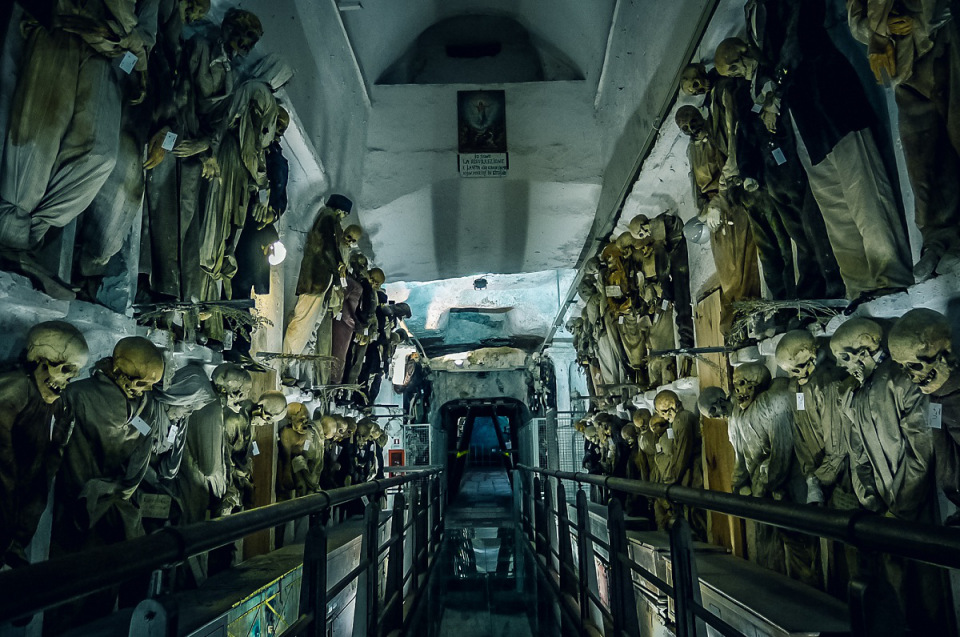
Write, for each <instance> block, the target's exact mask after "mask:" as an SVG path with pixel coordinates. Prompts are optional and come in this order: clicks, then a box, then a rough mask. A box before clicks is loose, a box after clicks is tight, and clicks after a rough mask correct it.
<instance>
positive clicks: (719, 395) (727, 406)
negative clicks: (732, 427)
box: [697, 387, 733, 418]
mask: <svg viewBox="0 0 960 637" xmlns="http://www.w3.org/2000/svg"><path fill="white" fill-rule="evenodd" d="M697 408H698V409H699V410H700V415H701V416H703V417H704V418H727V417H729V416H730V414H731V413H733V405H732V404H731V402H730V398H729V397H728V396H727V393H726V392H725V391H723V390H722V389H720V388H719V387H707V388H705V389H704V390H703V391H701V392H700V397H699V398H698V399H697Z"/></svg>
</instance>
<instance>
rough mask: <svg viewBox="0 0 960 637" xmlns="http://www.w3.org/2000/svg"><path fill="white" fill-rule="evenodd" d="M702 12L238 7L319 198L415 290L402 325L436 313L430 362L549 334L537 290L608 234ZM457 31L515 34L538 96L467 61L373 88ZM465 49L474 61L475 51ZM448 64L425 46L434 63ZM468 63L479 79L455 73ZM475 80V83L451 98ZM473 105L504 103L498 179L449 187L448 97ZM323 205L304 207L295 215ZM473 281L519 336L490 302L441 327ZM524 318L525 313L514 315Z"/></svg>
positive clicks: (452, 179) (300, 3)
mask: <svg viewBox="0 0 960 637" xmlns="http://www.w3.org/2000/svg"><path fill="white" fill-rule="evenodd" d="M224 3H226V0H223V2H220V1H219V0H218V2H216V4H217V5H221V4H224ZM711 4H712V2H711V0H676V1H675V2H670V3H663V2H656V1H654V0H589V1H584V0H549V1H545V0H359V1H358V0H291V2H290V3H276V2H275V1H274V0H240V5H241V6H242V7H243V8H250V9H251V10H254V11H255V12H257V13H258V15H260V16H261V18H263V19H264V27H265V32H266V35H265V37H264V42H263V44H264V46H263V48H264V49H265V50H273V51H277V52H280V53H282V54H284V55H285V56H286V57H287V58H289V59H291V60H293V61H294V62H295V64H296V66H297V76H296V77H295V78H294V81H293V82H291V84H290V85H289V87H288V89H287V92H288V96H289V99H290V101H291V103H292V104H293V106H294V108H295V110H296V118H297V119H298V121H299V123H300V124H301V126H302V128H303V129H304V138H305V139H306V140H307V141H308V142H309V143H311V144H312V146H313V147H314V148H315V150H316V154H317V155H318V156H319V157H320V159H321V160H322V162H323V167H324V172H325V175H326V177H327V180H326V183H327V184H328V186H329V191H328V193H329V192H340V193H343V194H346V195H348V196H349V197H351V198H352V199H353V200H354V202H355V207H354V211H355V212H354V217H353V218H352V219H351V221H354V220H357V221H359V223H360V224H361V225H362V226H363V228H364V230H365V232H366V236H365V237H364V238H363V240H362V241H361V247H362V249H363V250H364V252H365V253H366V254H367V255H368V256H369V257H370V258H371V260H372V261H373V262H374V263H376V264H377V265H378V266H379V267H381V268H383V269H384V271H385V272H386V273H387V276H388V280H389V281H391V282H393V283H395V284H396V285H397V286H398V289H411V290H412V289H413V288H416V290H417V292H416V295H415V297H416V299H413V301H414V302H412V303H411V305H412V306H414V307H413V311H414V313H415V314H419V315H422V316H424V317H426V315H427V314H429V315H430V316H436V315H437V313H438V312H439V313H440V314H441V315H443V314H445V313H446V314H447V316H446V317H445V318H442V319H441V320H439V321H435V322H430V323H431V325H436V326H437V328H436V330H435V331H432V330H430V328H428V327H427V321H426V319H424V329H426V330H427V331H428V332H431V331H432V332H433V333H430V334H424V336H426V337H427V338H431V339H439V340H438V341H437V342H438V344H439V343H440V342H442V343H443V344H444V347H447V346H452V345H454V344H461V343H462V344H464V346H465V347H467V346H468V345H469V336H470V334H474V333H476V334H477V335H480V336H482V340H489V339H492V338H493V339H495V338H499V337H498V336H497V335H496V334H494V333H493V331H495V330H494V328H495V327H496V325H497V324H500V325H502V326H503V329H502V333H501V336H502V337H503V338H514V339H527V338H534V339H535V338H536V337H539V338H542V337H543V336H545V335H546V332H547V330H548V328H549V327H550V325H551V324H552V322H553V319H554V316H555V315H554V310H555V305H556V300H555V299H554V297H555V296H556V293H555V290H553V289H552V288H551V291H550V298H551V299H554V300H553V301H551V302H550V303H544V302H543V299H542V298H541V297H544V295H545V292H544V290H543V289H541V288H540V287H538V285H537V284H536V283H537V282H538V281H543V282H553V283H555V281H556V279H557V278H558V277H559V279H560V280H561V281H564V282H565V283H566V282H567V281H568V280H570V278H571V275H570V272H571V268H574V267H575V266H576V265H577V263H578V261H579V260H580V259H581V257H582V256H583V255H584V254H585V253H586V252H588V251H590V250H591V249H592V248H593V247H594V246H595V244H593V243H592V242H591V237H592V236H593V235H594V234H595V230H596V228H595V226H596V225H602V224H599V222H598V220H603V219H609V218H611V216H612V215H613V213H615V211H616V209H617V207H618V206H619V203H620V202H621V201H622V200H623V196H625V193H626V192H627V191H628V189H629V185H630V183H631V182H632V176H633V173H634V172H635V170H636V169H635V166H634V165H635V162H636V161H637V159H638V157H639V156H640V155H641V154H642V148H643V145H644V143H645V141H644V140H646V139H648V138H650V137H651V135H655V132H656V127H657V126H658V125H659V122H658V121H657V118H658V117H659V112H660V110H661V109H662V107H663V106H664V104H665V102H668V101H669V100H670V99H672V97H673V95H674V90H675V89H674V84H675V78H676V75H677V73H678V72H679V69H680V68H681V67H682V65H683V64H684V62H685V61H686V59H685V58H687V57H689V51H688V44H689V42H690V40H691V38H692V37H693V34H694V32H695V31H696V25H697V22H698V20H699V19H700V17H701V15H702V14H704V12H706V11H709V9H708V7H709V6H711ZM472 17H475V18H476V24H477V33H481V32H483V30H484V29H485V30H486V32H489V31H490V26H489V25H490V24H491V23H496V21H497V20H500V21H502V23H504V24H510V25H514V24H515V25H517V28H518V29H519V31H517V32H516V33H519V34H523V33H524V32H525V34H526V35H525V36H523V37H518V36H516V35H514V36H511V35H510V34H511V33H513V32H514V31H513V26H511V27H510V28H509V29H507V28H505V29H503V33H502V34H500V35H502V36H503V37H504V38H506V37H508V36H509V37H513V38H514V39H522V40H524V41H525V42H528V43H529V45H524V46H517V47H511V46H505V47H501V50H504V51H512V52H513V53H516V52H517V51H521V50H527V51H529V50H533V51H535V53H536V57H537V58H538V59H539V60H540V62H541V71H542V75H543V80H546V81H543V80H539V81H522V80H523V79H525V77H527V78H528V77H536V73H534V74H533V75H532V76H524V75H522V74H517V73H503V75H502V79H501V81H500V82H497V81H493V78H495V77H496V76H495V75H494V76H491V75H489V72H490V71H491V69H494V70H495V69H496V64H497V60H496V59H482V60H479V62H478V59H477V58H476V57H473V58H471V57H470V55H467V56H466V57H465V58H464V65H465V66H464V69H465V71H464V73H463V74H462V75H461V74H459V73H457V72H456V68H457V67H456V60H455V59H446V60H443V64H442V65H438V66H437V69H439V70H438V71H436V72H433V71H431V73H426V74H418V73H416V72H414V73H411V74H408V77H409V78H411V79H412V80H413V81H417V82H420V83H398V82H397V77H396V75H395V74H394V75H391V74H389V73H388V70H390V69H391V66H393V65H395V64H396V63H397V62H398V60H401V58H403V57H404V55H405V54H409V53H410V52H411V50H415V49H416V47H417V45H418V42H421V43H422V42H424V41H425V40H429V38H427V37H426V36H425V38H424V40H420V38H421V36H424V34H427V35H429V36H431V37H432V36H433V34H435V32H440V33H441V34H442V33H443V30H442V28H441V26H438V25H444V24H445V23H447V24H456V25H457V27H456V28H457V29H459V30H460V32H461V33H462V32H464V31H465V30H466V31H468V32H469V30H470V20H471V18H472ZM431 27H436V29H434V31H433V32H431ZM452 32H454V31H453V30H451V31H450V33H452ZM479 39H480V42H479V44H480V45H481V46H480V49H481V51H480V52H481V53H482V49H483V47H484V46H485V45H486V44H487V42H486V40H485V39H484V38H479ZM430 41H431V42H432V43H433V44H434V45H436V44H438V43H439V44H442V43H443V42H444V40H443V39H442V37H441V38H439V39H435V40H430ZM474 44H476V43H474ZM506 44H510V43H506ZM427 48H429V47H427ZM447 48H448V47H446V46H434V47H433V49H434V50H436V51H439V52H441V53H442V52H444V51H445V50H447ZM495 48H496V47H490V49H489V50H491V51H492V50H494V49H495ZM459 53H462V51H460V52H456V51H455V52H454V55H451V56H448V57H451V58H455V57H456V54H459ZM468 53H469V52H468ZM473 53H476V51H474V52H473ZM503 59H504V60H507V61H509V59H510V58H509V56H506V57H504V58H503ZM470 63H475V64H474V67H475V68H479V67H480V66H482V67H483V72H484V73H485V74H487V75H482V76H481V75H477V74H475V73H471V72H467V65H469V64H470ZM451 69H452V71H451ZM544 69H546V71H544ZM417 70H418V69H414V71H417ZM474 70H475V69H474ZM385 76H387V77H389V78H390V82H391V83H387V81H386V78H385ZM481 77H482V78H489V80H488V81H484V82H483V83H482V84H470V83H466V82H467V81H469V80H470V79H473V80H475V81H476V80H477V79H478V78H481ZM381 78H385V79H384V81H382V82H381V81H380V80H381ZM551 78H564V79H552V80H551ZM570 78H576V79H570ZM401 79H402V78H401ZM441 80H443V81H441ZM518 80H521V81H518ZM424 81H431V83H423V82H424ZM479 89H484V90H503V91H504V92H505V99H506V105H505V112H506V127H507V147H508V148H507V149H508V153H509V170H508V172H507V175H506V176H505V177H501V178H464V177H461V176H460V174H459V172H458V160H457V142H458V135H457V132H458V131H457V92H458V91H461V90H479ZM328 193H312V194H311V196H310V200H311V201H317V200H319V199H320V197H321V196H323V195H325V194H328ZM303 216H304V218H303V219H302V220H301V222H300V223H299V225H298V226H296V227H293V228H292V231H293V232H296V233H298V234H300V233H302V232H303V231H304V230H305V229H306V228H307V227H309V222H310V218H311V215H310V211H309V210H306V211H304V212H303ZM294 244H295V241H294ZM482 275H483V276H486V275H496V276H497V279H496V281H497V288H498V289H500V290H503V297H502V298H504V299H508V300H505V301H503V303H502V304H500V305H501V306H502V307H501V309H505V311H506V312H512V311H515V309H509V308H518V307H524V308H528V310H527V311H525V313H524V316H523V317H522V320H519V319H517V320H515V319H510V318H505V319H504V320H502V321H500V320H499V318H500V317H499V316H493V318H492V319H491V316H490V315H489V312H491V311H492V310H495V309H496V308H497V306H498V304H499V303H500V302H499V301H498V300H497V298H499V297H495V296H492V295H487V297H485V302H486V303H487V304H488V305H485V306H484V307H485V310H484V312H483V313H481V314H484V316H480V317H471V316H458V317H454V319H455V320H451V319H450V316H449V313H450V310H453V311H454V314H456V313H458V312H460V313H462V312H461V310H463V308H464V306H463V305H462V304H461V302H462V301H463V299H462V298H460V297H459V296H458V295H456V294H451V292H450V290H451V286H453V287H457V286H467V287H466V289H468V290H469V286H468V283H469V282H470V281H472V280H473V279H474V278H476V277H478V276H482ZM462 282H466V283H462ZM554 287H555V286H554ZM431 289H434V290H436V294H435V295H434V296H433V297H431V295H430V290H431ZM565 294H566V290H565V289H564V290H561V293H560V295H559V296H560V297H564V296H565ZM523 295H526V298H520V297H522V296H523ZM398 300H400V299H398ZM508 301H509V302H508ZM538 307H540V308H542V312H541V313H540V314H538V313H537V312H536V311H530V310H529V308H538ZM494 319H496V320H494ZM457 326H460V327H457ZM465 326H466V327H470V330H466V327H465ZM450 330H453V331H456V332H457V333H456V334H453V333H447V332H448V331H450ZM464 330H466V331H464ZM471 330H473V331H471ZM476 330H479V331H476ZM480 332H483V334H482V335H481V334H480Z"/></svg>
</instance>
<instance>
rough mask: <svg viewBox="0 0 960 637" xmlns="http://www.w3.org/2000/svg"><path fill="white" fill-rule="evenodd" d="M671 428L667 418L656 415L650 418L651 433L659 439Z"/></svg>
mask: <svg viewBox="0 0 960 637" xmlns="http://www.w3.org/2000/svg"><path fill="white" fill-rule="evenodd" d="M669 428H670V423H669V422H667V420H666V419H665V418H663V417H662V416H659V415H657V414H654V415H653V416H651V417H650V432H651V433H653V435H654V436H656V437H657V438H659V437H660V436H662V435H663V434H664V432H666V431H667V429H669Z"/></svg>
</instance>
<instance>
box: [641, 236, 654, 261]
mask: <svg viewBox="0 0 960 637" xmlns="http://www.w3.org/2000/svg"><path fill="white" fill-rule="evenodd" d="M639 251H640V256H641V257H643V258H644V259H650V258H652V257H653V241H651V240H650V239H644V240H643V241H642V242H641V243H640V246H639Z"/></svg>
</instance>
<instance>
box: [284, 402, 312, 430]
mask: <svg viewBox="0 0 960 637" xmlns="http://www.w3.org/2000/svg"><path fill="white" fill-rule="evenodd" d="M287 420H289V421H290V427H292V428H293V430H294V431H296V432H297V433H298V434H304V433H307V424H308V423H309V422H310V413H309V412H308V411H307V407H306V405H304V404H303V403H290V404H289V405H287Z"/></svg>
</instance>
